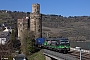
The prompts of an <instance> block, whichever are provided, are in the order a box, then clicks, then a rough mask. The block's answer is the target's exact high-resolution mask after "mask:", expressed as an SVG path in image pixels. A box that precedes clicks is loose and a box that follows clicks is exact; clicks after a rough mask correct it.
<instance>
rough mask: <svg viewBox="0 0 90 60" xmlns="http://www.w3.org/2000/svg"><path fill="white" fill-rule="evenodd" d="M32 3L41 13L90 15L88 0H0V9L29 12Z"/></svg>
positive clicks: (89, 0)
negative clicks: (35, 4)
mask: <svg viewBox="0 0 90 60" xmlns="http://www.w3.org/2000/svg"><path fill="white" fill-rule="evenodd" d="M33 3H39V4H40V12H41V13H43V14H56V15H62V16H90V0H0V10H11V11H23V12H31V11H32V4H33Z"/></svg>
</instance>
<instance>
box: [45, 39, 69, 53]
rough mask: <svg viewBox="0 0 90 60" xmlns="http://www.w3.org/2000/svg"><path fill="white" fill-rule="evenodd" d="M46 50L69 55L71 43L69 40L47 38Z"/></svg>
mask: <svg viewBox="0 0 90 60" xmlns="http://www.w3.org/2000/svg"><path fill="white" fill-rule="evenodd" d="M44 48H47V49H50V50H55V51H59V52H64V53H67V52H68V51H70V42H69V40H68V38H47V39H45V42H44Z"/></svg>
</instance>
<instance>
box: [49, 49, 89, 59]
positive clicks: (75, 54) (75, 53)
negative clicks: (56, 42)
mask: <svg viewBox="0 0 90 60" xmlns="http://www.w3.org/2000/svg"><path fill="white" fill-rule="evenodd" d="M48 51H49V52H48ZM47 52H48V53H50V50H47ZM51 53H52V54H51V55H55V56H57V55H58V57H59V56H60V55H61V56H62V57H63V56H66V57H65V58H66V59H67V58H68V57H73V58H76V59H74V60H80V52H79V51H76V50H71V51H69V52H68V53H65V54H64V53H59V52H55V51H51ZM71 60H72V59H71ZM81 60H90V53H86V52H82V53H81Z"/></svg>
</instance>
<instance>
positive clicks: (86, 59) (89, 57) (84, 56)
mask: <svg viewBox="0 0 90 60" xmlns="http://www.w3.org/2000/svg"><path fill="white" fill-rule="evenodd" d="M70 52H71V53H70V55H72V56H73V57H75V58H77V59H78V60H79V59H80V52H79V51H76V50H73V51H70ZM81 60H90V53H86V52H82V53H81Z"/></svg>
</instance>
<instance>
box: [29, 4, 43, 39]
mask: <svg viewBox="0 0 90 60" xmlns="http://www.w3.org/2000/svg"><path fill="white" fill-rule="evenodd" d="M30 31H33V32H34V34H35V38H38V37H42V16H41V14H40V4H32V13H31V14H30Z"/></svg>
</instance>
